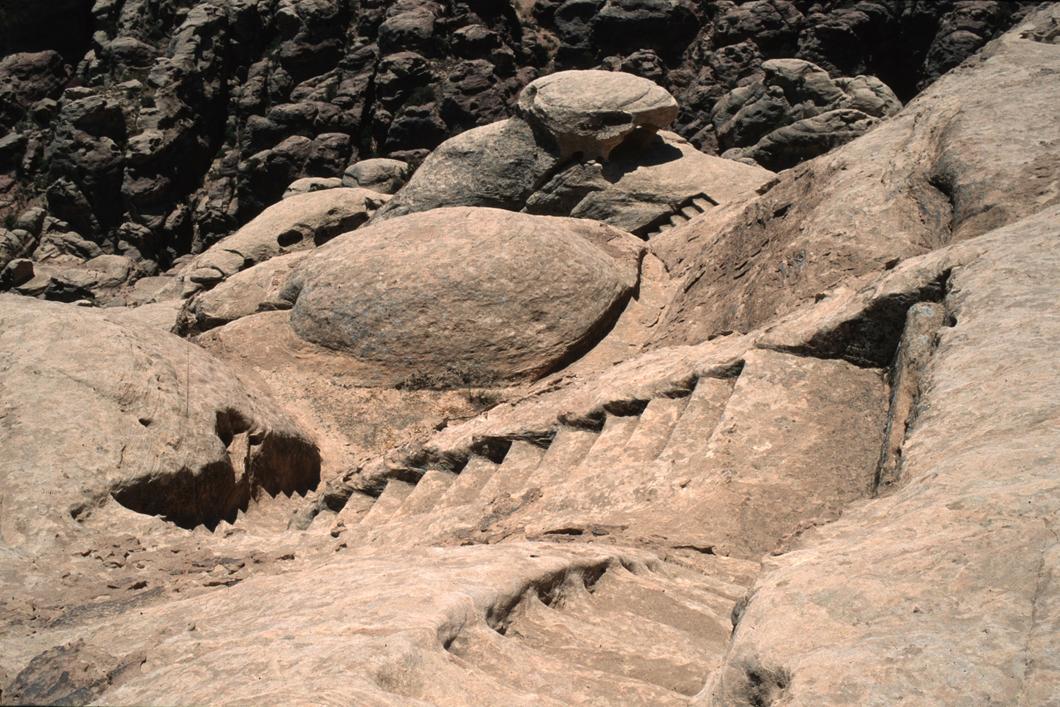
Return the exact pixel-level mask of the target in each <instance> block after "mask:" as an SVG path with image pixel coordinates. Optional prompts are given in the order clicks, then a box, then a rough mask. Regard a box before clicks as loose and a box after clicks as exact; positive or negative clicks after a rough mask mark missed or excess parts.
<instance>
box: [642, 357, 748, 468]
mask: <svg viewBox="0 0 1060 707" xmlns="http://www.w3.org/2000/svg"><path fill="white" fill-rule="evenodd" d="M733 385H734V379H732V378H700V379H699V382H697V383H696V387H695V389H694V390H693V391H692V394H691V395H689V396H688V399H687V400H686V402H685V407H684V409H683V410H682V412H681V417H680V419H679V420H677V422H676V423H675V424H674V427H673V430H672V431H671V432H670V437H669V439H668V440H667V441H666V445H665V446H664V447H663V448H662V450H661V451H660V452H659V455H658V456H659V458H660V459H663V460H665V461H673V462H675V463H688V462H690V461H692V460H694V459H695V458H697V457H699V456H702V454H703V453H704V452H705V451H706V449H707V447H708V445H709V444H710V438H711V436H712V435H713V433H714V429H715V428H716V427H717V426H718V422H719V421H720V420H721V417H722V415H723V414H724V412H725V405H726V403H728V401H729V398H730V397H731V396H732V390H733Z"/></svg>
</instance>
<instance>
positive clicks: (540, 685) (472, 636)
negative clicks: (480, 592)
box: [449, 627, 688, 707]
mask: <svg viewBox="0 0 1060 707" xmlns="http://www.w3.org/2000/svg"><path fill="white" fill-rule="evenodd" d="M449 651H450V653H452V654H453V655H455V656H456V657H457V658H458V659H460V660H462V661H463V662H464V663H465V664H467V665H469V666H473V667H474V668H475V669H476V670H479V671H482V672H484V673H486V674H487V675H490V676H491V677H493V678H494V679H496V680H497V681H498V682H500V683H501V684H504V685H507V686H510V687H511V688H512V689H514V690H517V691H519V692H523V693H529V694H531V695H533V696H534V699H535V703H547V701H558V703H560V704H564V705H571V704H578V705H600V706H601V707H603V706H604V705H630V706H632V705H645V706H647V705H685V704H687V703H688V698H687V697H686V696H685V695H681V694H679V693H676V692H673V691H671V690H666V689H663V688H661V687H659V686H658V685H654V684H652V683H648V682H644V681H641V680H637V679H634V678H627V677H624V676H621V675H616V674H614V673H609V672H604V671H599V670H591V669H586V668H583V667H581V666H578V665H571V664H570V662H568V661H566V660H563V659H562V658H560V657H558V656H553V655H550V654H549V653H548V652H546V651H542V650H539V649H535V648H534V647H533V646H531V645H530V644H528V643H527V642H526V641H523V640H520V639H519V638H516V637H508V636H502V635H501V634H499V633H497V632H496V631H493V630H491V629H489V628H486V627H476V628H473V629H469V630H465V631H463V632H462V633H461V635H460V636H459V637H458V638H457V639H456V640H455V641H454V642H453V643H452V644H451V645H450V647H449ZM512 666H523V669H520V670H513V668H512ZM527 668H530V669H527Z"/></svg>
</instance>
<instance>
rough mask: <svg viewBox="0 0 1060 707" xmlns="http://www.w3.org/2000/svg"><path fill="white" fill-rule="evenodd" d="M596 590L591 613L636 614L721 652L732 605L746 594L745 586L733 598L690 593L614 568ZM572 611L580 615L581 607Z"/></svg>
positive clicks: (668, 581) (669, 580)
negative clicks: (710, 645)
mask: <svg viewBox="0 0 1060 707" xmlns="http://www.w3.org/2000/svg"><path fill="white" fill-rule="evenodd" d="M697 577H698V578H699V579H704V578H705V577H704V576H703V575H697ZM593 589H594V591H593V600H592V607H591V609H592V611H594V612H598V613H608V612H610V613H619V612H627V613H633V614H637V615H639V616H643V617H646V618H649V619H651V620H652V621H654V622H656V623H659V624H664V625H666V626H669V627H671V628H673V629H674V630H677V631H681V632H683V633H688V634H690V635H691V636H693V637H694V638H695V639H696V640H697V641H699V642H701V643H713V645H714V647H715V648H718V649H719V650H718V651H717V652H718V653H720V652H721V650H723V649H724V646H725V644H726V643H727V641H728V639H729V634H730V632H731V629H732V622H731V618H730V616H731V612H732V607H733V604H735V602H736V599H737V598H739V597H740V596H742V595H743V593H744V592H745V591H746V587H741V589H742V590H743V591H740V592H738V593H736V594H735V595H733V596H725V595H723V594H717V593H712V592H705V591H702V590H700V591H694V592H689V591H688V588H687V587H683V586H681V585H680V584H678V583H676V582H674V580H673V578H667V579H666V581H665V582H661V581H659V580H657V579H655V578H653V577H644V576H641V575H637V574H633V573H632V572H626V571H618V570H614V569H612V570H610V571H608V572H607V573H605V574H604V576H603V577H601V578H600V581H599V582H598V583H597V584H596V586H595V587H594V588H593ZM570 610H571V611H572V612H574V613H576V614H577V613H579V611H578V607H572V608H571V609H570Z"/></svg>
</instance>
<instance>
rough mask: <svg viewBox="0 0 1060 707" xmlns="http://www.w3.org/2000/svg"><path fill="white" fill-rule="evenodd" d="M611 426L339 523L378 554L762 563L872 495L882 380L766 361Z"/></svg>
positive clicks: (467, 470)
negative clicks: (706, 556)
mask: <svg viewBox="0 0 1060 707" xmlns="http://www.w3.org/2000/svg"><path fill="white" fill-rule="evenodd" d="M605 411H606V412H605V414H604V415H603V416H602V417H600V418H598V419H596V420H594V421H591V422H589V421H587V422H585V423H583V424H578V425H570V424H562V423H557V425H556V427H555V430H554V434H552V436H551V438H550V439H548V440H547V442H546V443H544V444H542V445H540V446H539V445H538V444H536V443H534V442H531V441H526V440H524V439H514V440H496V441H495V442H496V444H494V445H493V446H494V448H496V447H498V446H500V447H501V448H502V450H503V447H504V445H507V450H506V451H503V453H502V454H501V455H494V458H493V459H491V458H487V457H486V456H481V455H477V454H472V455H471V456H470V457H469V459H468V461H467V464H466V465H465V466H464V467H463V468H462V469H461V470H460V471H459V473H454V472H453V471H449V470H444V469H430V470H427V471H426V472H425V473H424V474H423V476H422V477H421V478H420V479H419V481H418V482H417V483H415V484H413V483H411V482H410V481H406V480H402V479H397V478H395V479H391V480H390V481H389V482H388V483H387V485H386V488H385V490H384V491H383V493H382V494H381V495H380V496H379V498H378V499H377V500H376V501H375V503H373V504H372V505H371V507H370V508H369V509H368V511H367V513H363V514H361V515H360V516H359V517H357V516H356V515H355V514H354V513H353V512H352V510H351V512H348V513H347V512H344V514H342V515H340V518H343V520H344V522H345V523H346V525H347V526H352V525H356V526H357V529H356V532H355V533H352V534H351V535H352V536H356V537H357V538H358V539H359V541H360V542H365V543H374V544H378V543H383V544H389V543H397V544H449V543H457V542H497V541H500V540H503V539H506V538H530V539H533V538H547V537H556V536H568V537H580V536H585V537H594V538H604V537H609V538H610V539H613V540H616V541H618V540H621V541H623V542H635V541H636V540H637V539H639V538H646V537H652V538H653V539H655V540H656V541H658V540H663V541H664V543H668V544H669V545H670V546H672V547H695V548H702V549H703V551H705V552H708V551H709V552H715V553H719V554H724V555H728V556H735V557H744V558H757V557H759V556H761V554H762V553H764V552H768V551H769V550H771V549H773V548H774V547H775V546H776V544H777V543H778V542H780V541H781V540H783V538H785V537H786V536H788V535H789V534H791V533H794V532H797V531H798V530H800V529H801V528H802V527H805V526H806V525H807V524H812V523H814V522H818V521H819V520H821V519H822V518H830V517H834V516H835V515H836V514H838V512H839V511H840V510H841V508H842V507H843V506H844V505H845V504H847V503H849V502H850V501H852V500H855V499H857V498H859V497H863V496H865V495H867V494H868V493H869V492H870V491H871V486H872V482H873V478H874V474H875V468H876V462H877V458H878V455H879V450H880V440H881V438H882V429H883V425H884V424H885V413H886V384H885V382H884V380H883V377H882V375H881V373H880V371H878V370H876V369H870V368H859V367H857V366H854V365H852V364H850V363H847V362H845V361H842V360H824V359H816V358H811V357H804V356H795V355H791V354H786V353H778V352H774V351H761V350H760V351H752V352H749V353H748V355H747V356H746V360H745V362H744V365H743V368H742V370H741V371H740V372H739V373H738V374H735V375H732V376H730V377H702V378H700V379H699V380H698V381H697V382H696V383H695V385H694V387H693V388H692V389H691V390H684V391H678V392H674V393H670V394H667V395H664V396H660V397H656V398H652V399H650V400H642V401H615V402H614V403H612V404H611V405H607V406H605ZM851 411H855V412H851ZM358 507H361V506H357V505H353V506H351V509H353V508H358Z"/></svg>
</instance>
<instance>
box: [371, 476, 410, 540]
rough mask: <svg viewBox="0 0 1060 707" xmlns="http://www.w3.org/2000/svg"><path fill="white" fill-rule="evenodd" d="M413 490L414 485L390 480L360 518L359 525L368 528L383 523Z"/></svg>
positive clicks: (398, 480)
mask: <svg viewBox="0 0 1060 707" xmlns="http://www.w3.org/2000/svg"><path fill="white" fill-rule="evenodd" d="M414 488H415V484H410V483H409V482H407V481H402V480H400V479H390V480H389V481H388V482H387V484H386V488H385V489H383V493H381V494H379V498H377V499H376V501H375V503H374V504H372V507H371V508H369V509H368V512H367V513H365V514H364V516H363V517H362V518H361V525H363V526H365V527H367V528H370V527H372V526H374V525H379V524H381V523H385V522H386V521H387V520H389V519H390V516H391V515H392V514H393V513H394V511H396V510H397V509H398V508H400V507H401V504H402V503H404V501H405V497H406V496H408V495H409V494H410V493H412V490H413V489H414Z"/></svg>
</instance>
